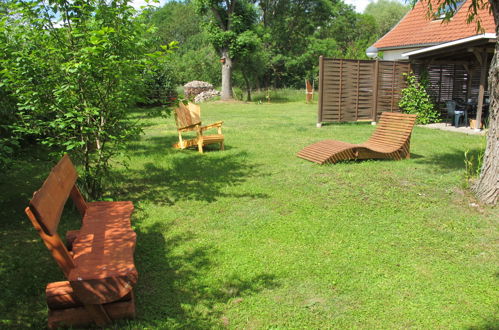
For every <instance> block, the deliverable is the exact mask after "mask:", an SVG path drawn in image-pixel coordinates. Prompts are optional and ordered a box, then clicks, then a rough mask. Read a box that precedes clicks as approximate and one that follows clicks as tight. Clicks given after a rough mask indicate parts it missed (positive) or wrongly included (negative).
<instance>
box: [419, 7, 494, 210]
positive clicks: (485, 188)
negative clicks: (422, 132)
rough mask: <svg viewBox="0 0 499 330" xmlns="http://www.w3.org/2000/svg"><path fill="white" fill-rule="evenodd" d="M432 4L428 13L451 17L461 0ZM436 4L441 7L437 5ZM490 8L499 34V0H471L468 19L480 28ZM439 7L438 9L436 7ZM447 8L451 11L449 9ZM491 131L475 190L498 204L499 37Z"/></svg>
mask: <svg viewBox="0 0 499 330" xmlns="http://www.w3.org/2000/svg"><path fill="white" fill-rule="evenodd" d="M423 1H425V2H426V3H427V4H428V7H429V9H428V15H433V13H435V12H436V11H442V12H446V13H447V15H446V19H450V18H451V17H452V16H453V15H454V14H455V12H456V9H457V8H458V7H457V2H459V1H458V0H438V2H437V3H436V5H435V3H433V6H432V3H431V1H430V0H423ZM435 6H436V7H437V8H435ZM483 8H489V10H490V11H491V13H492V15H493V16H494V20H495V23H496V35H499V0H488V1H486V0H471V2H470V5H469V7H468V22H472V21H475V22H476V24H477V29H478V30H479V29H480V27H481V24H480V17H479V16H478V10H480V9H483ZM435 9H436V10H435ZM446 9H447V10H446ZM489 99H490V107H489V130H488V133H487V146H486V148H485V154H484V158H483V167H482V170H481V172H480V177H479V179H478V181H477V182H476V183H475V184H474V185H473V187H472V190H473V191H474V192H475V194H476V196H477V197H478V199H479V200H481V201H483V202H484V203H487V204H497V201H498V199H499V39H498V40H497V42H496V46H495V52H494V55H493V57H492V62H491V64H490V69H489Z"/></svg>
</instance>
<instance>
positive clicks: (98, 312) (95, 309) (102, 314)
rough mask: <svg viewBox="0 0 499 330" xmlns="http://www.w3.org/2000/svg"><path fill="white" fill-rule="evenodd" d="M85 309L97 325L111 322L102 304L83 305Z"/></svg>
mask: <svg viewBox="0 0 499 330" xmlns="http://www.w3.org/2000/svg"><path fill="white" fill-rule="evenodd" d="M85 309H86V310H87V312H88V313H89V314H90V315H91V316H92V318H93V319H94V322H95V324H97V326H99V327H101V326H104V325H106V324H109V323H111V318H110V317H109V315H108V314H107V312H106V310H105V309H104V307H103V306H102V305H85Z"/></svg>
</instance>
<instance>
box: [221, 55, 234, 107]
mask: <svg viewBox="0 0 499 330" xmlns="http://www.w3.org/2000/svg"><path fill="white" fill-rule="evenodd" d="M222 58H223V59H224V62H223V63H222V100H223V101H227V100H232V99H233V96H232V58H230V56H229V51H228V50H227V49H224V50H222Z"/></svg>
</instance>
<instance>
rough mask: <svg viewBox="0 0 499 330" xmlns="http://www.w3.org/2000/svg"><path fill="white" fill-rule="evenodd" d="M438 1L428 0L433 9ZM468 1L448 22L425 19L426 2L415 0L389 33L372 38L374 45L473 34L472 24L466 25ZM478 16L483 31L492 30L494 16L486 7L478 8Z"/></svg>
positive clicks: (426, 41) (445, 39)
mask: <svg viewBox="0 0 499 330" xmlns="http://www.w3.org/2000/svg"><path fill="white" fill-rule="evenodd" d="M439 1H441V0H432V4H433V7H434V8H437V3H438V2H439ZM471 1H472V0H467V1H466V2H465V3H464V4H463V5H462V7H461V8H460V9H459V10H458V12H457V13H456V15H455V16H454V17H453V18H452V19H451V20H450V21H449V22H444V21H442V20H431V19H428V16H427V10H428V5H427V4H426V1H418V3H417V4H416V5H415V6H414V8H413V9H412V10H411V11H410V12H409V13H407V15H405V16H404V17H403V18H402V20H400V22H399V23H398V24H397V25H396V26H395V27H394V28H393V29H392V30H391V31H390V32H388V33H387V34H385V35H384V36H383V37H382V38H381V39H379V40H378V41H376V43H375V44H374V46H375V47H376V48H378V49H383V48H392V47H401V46H412V45H427V44H438V43H443V42H448V41H453V40H458V39H463V38H467V37H471V36H474V35H476V34H477V32H476V24H474V23H471V24H466V16H467V14H468V7H469V5H470V3H471ZM435 10H436V9H435ZM478 15H479V16H480V18H481V20H482V27H483V29H484V30H485V33H495V32H496V31H495V23H494V17H493V16H492V14H490V13H489V11H488V9H482V10H479V14H478Z"/></svg>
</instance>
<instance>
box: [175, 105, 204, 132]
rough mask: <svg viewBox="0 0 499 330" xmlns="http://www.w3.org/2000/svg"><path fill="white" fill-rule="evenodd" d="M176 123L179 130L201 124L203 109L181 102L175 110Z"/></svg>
mask: <svg viewBox="0 0 499 330" xmlns="http://www.w3.org/2000/svg"><path fill="white" fill-rule="evenodd" d="M175 121H176V123H177V128H178V129H182V128H184V127H188V126H192V125H197V124H201V107H200V106H199V105H197V104H194V103H190V102H189V104H187V105H185V104H183V103H182V102H179V105H178V107H177V108H175Z"/></svg>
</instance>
